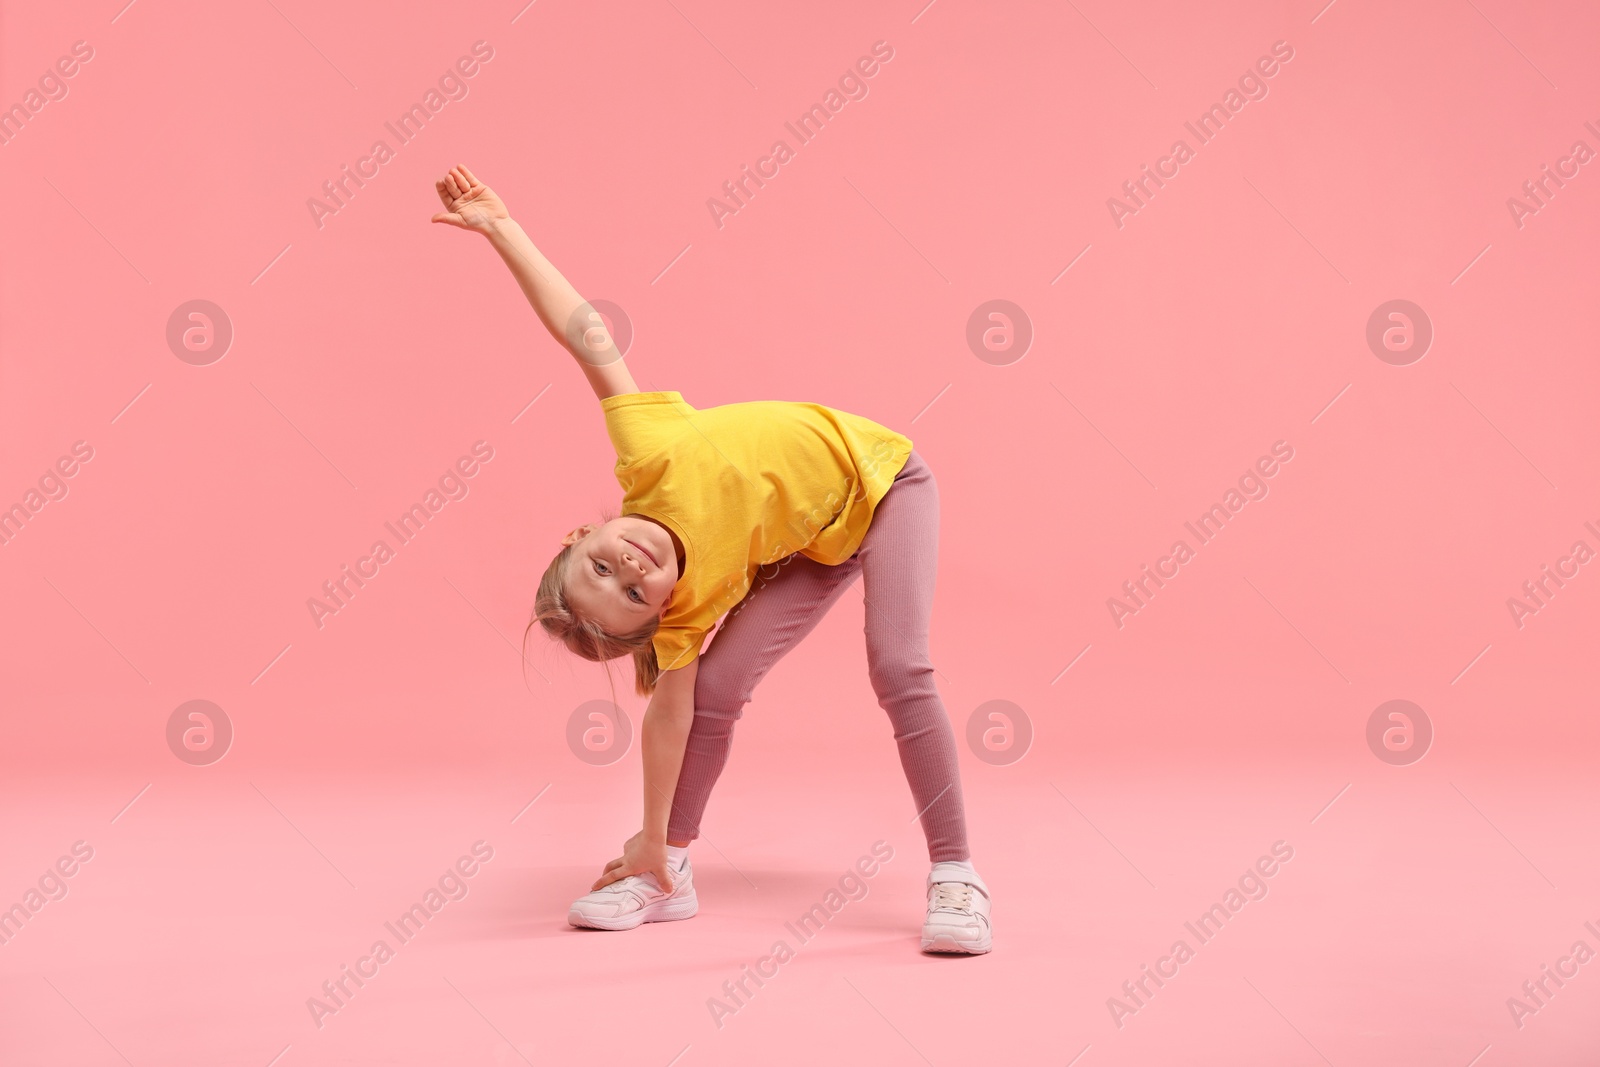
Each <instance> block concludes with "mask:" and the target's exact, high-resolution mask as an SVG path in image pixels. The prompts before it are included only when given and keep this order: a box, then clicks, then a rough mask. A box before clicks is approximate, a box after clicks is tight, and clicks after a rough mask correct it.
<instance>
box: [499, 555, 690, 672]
mask: <svg viewBox="0 0 1600 1067" xmlns="http://www.w3.org/2000/svg"><path fill="white" fill-rule="evenodd" d="M576 547H577V545H567V546H566V547H564V548H562V550H561V551H560V552H557V553H556V557H555V559H553V560H551V561H550V566H548V567H546V568H545V570H544V577H542V578H540V579H539V591H538V592H537V593H536V594H534V598H533V619H532V620H531V621H530V622H529V623H528V629H527V630H525V631H523V634H522V641H523V647H524V648H526V647H527V641H528V634H529V633H531V632H532V631H533V625H534V623H538V624H539V625H540V626H542V627H544V632H545V633H547V634H549V635H550V636H551V637H553V638H555V639H556V640H557V641H560V642H561V643H562V644H563V645H566V646H567V650H568V651H569V652H572V653H574V654H575V655H578V656H582V657H583V658H584V659H586V660H589V661H591V662H593V663H605V662H607V661H609V660H614V659H619V658H621V657H622V656H628V655H631V656H632V657H633V687H634V690H635V691H636V692H638V694H639V695H640V696H644V697H647V696H649V695H650V694H651V693H653V692H655V688H656V682H657V680H658V679H660V677H661V666H660V664H658V663H657V662H656V649H655V643H654V641H653V638H654V637H655V634H656V630H657V628H659V627H660V625H661V619H660V618H659V617H656V618H653V619H651V620H650V622H649V623H648V624H647V625H646V626H645V627H644V629H642V630H639V631H637V632H635V633H631V634H613V633H608V632H606V628H605V627H604V626H601V625H600V624H599V623H598V622H596V621H594V620H593V619H586V618H584V617H583V616H582V615H579V614H578V613H577V612H576V611H575V610H573V607H572V605H571V604H570V603H569V602H568V601H567V590H566V584H567V570H568V568H569V567H570V566H571V564H572V550H573V549H574V548H576ZM610 673H611V672H610V669H609V668H607V671H606V674H607V676H608V677H609V676H610Z"/></svg>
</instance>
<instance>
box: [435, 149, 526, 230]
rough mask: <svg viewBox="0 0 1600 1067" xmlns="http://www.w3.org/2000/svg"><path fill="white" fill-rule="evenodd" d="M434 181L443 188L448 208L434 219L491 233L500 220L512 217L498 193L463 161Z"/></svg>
mask: <svg viewBox="0 0 1600 1067" xmlns="http://www.w3.org/2000/svg"><path fill="white" fill-rule="evenodd" d="M433 185H434V188H435V189H437V190H438V191H439V199H440V200H442V201H443V202H444V210H443V211H441V212H439V213H438V214H437V215H435V216H434V217H433V221H434V222H443V223H446V224H448V225H451V226H457V227H459V228H461V229H463V230H475V231H477V232H478V233H482V234H488V233H492V232H493V231H494V228H495V227H496V226H497V225H498V224H499V223H502V222H505V221H506V220H508V219H510V218H511V213H510V212H509V211H507V210H506V205H505V203H504V202H503V201H502V200H501V199H500V198H499V197H498V196H496V195H494V190H493V189H490V188H489V187H488V186H487V185H485V184H483V183H482V182H480V181H479V180H478V179H477V178H476V177H474V176H473V174H472V172H471V171H470V170H468V169H467V168H466V167H463V166H461V165H460V164H457V165H456V166H454V167H451V168H450V170H449V172H448V173H446V174H445V176H444V177H443V178H440V179H439V180H438V181H436V182H434V183H433Z"/></svg>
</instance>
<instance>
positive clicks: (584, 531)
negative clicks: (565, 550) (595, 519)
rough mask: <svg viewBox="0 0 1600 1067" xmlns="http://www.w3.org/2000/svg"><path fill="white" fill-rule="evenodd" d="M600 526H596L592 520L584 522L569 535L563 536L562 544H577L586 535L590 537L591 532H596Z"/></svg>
mask: <svg viewBox="0 0 1600 1067" xmlns="http://www.w3.org/2000/svg"><path fill="white" fill-rule="evenodd" d="M599 528H600V527H598V526H596V525H595V524H594V523H592V522H589V523H584V524H583V525H582V526H579V527H578V528H577V529H575V530H573V531H572V532H571V533H569V534H567V536H565V537H563V538H562V539H561V543H562V545H575V544H577V543H578V542H579V541H581V540H583V539H584V538H585V537H588V536H589V535H590V534H592V533H594V532H595V531H596V530H598V529H599Z"/></svg>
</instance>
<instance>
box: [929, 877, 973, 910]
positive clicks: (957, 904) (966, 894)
mask: <svg viewBox="0 0 1600 1067" xmlns="http://www.w3.org/2000/svg"><path fill="white" fill-rule="evenodd" d="M971 907H972V887H971V886H970V885H967V884H966V883H965V882H935V883H934V884H933V908H934V910H936V911H937V910H940V909H944V910H948V911H968V910H970V909H971Z"/></svg>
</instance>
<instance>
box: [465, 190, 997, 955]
mask: <svg viewBox="0 0 1600 1067" xmlns="http://www.w3.org/2000/svg"><path fill="white" fill-rule="evenodd" d="M436 185H437V189H438V193H439V199H440V200H442V201H443V202H444V207H445V210H444V211H442V212H440V213H439V214H436V215H434V216H433V221H434V222H442V223H446V224H448V225H451V226H457V227H460V228H461V229H464V230H472V231H475V232H477V233H481V234H483V235H484V236H485V237H487V238H488V239H489V243H490V244H491V245H493V246H494V249H495V251H497V252H499V253H500V256H501V258H502V259H503V260H505V263H506V266H508V267H510V268H511V273H512V275H513V276H514V277H515V278H516V279H517V282H518V284H520V285H521V286H522V291H523V293H524V294H525V295H526V296H527V298H528V302H529V303H530V304H532V305H533V309H534V311H535V312H536V313H537V314H538V316H539V319H540V320H541V321H542V322H543V323H544V325H545V328H546V329H548V330H549V331H550V333H551V334H552V335H554V337H555V338H556V339H557V340H558V341H560V342H561V343H562V344H563V345H564V346H565V347H566V348H567V349H568V350H569V351H570V352H571V353H572V355H573V357H574V358H575V359H576V360H577V361H578V366H579V369H581V370H582V371H583V374H584V377H586V378H587V379H588V380H589V384H590V385H591V386H592V387H593V388H594V392H595V396H597V397H598V398H599V399H600V409H601V411H602V413H603V414H604V416H605V420H606V431H607V433H608V434H609V436H610V438H611V442H612V444H613V445H614V446H615V447H616V451H617V467H616V473H617V481H618V482H619V483H620V484H621V487H622V490H623V515H622V516H621V517H620V518H615V519H611V520H610V521H608V522H605V523H602V524H600V525H595V524H588V525H584V526H579V527H578V528H576V529H574V530H573V531H571V532H570V533H568V534H567V535H566V536H565V537H564V538H563V539H562V541H561V545H562V548H561V551H560V552H558V553H557V554H556V557H555V559H554V560H552V561H551V563H550V566H549V568H548V569H547V570H546V571H545V573H544V578H543V580H542V581H540V583H539V591H538V594H537V596H536V598H535V601H534V618H535V621H537V622H538V623H539V624H540V625H541V626H543V627H544V629H545V631H546V633H548V634H549V635H550V636H551V637H553V638H555V639H556V640H559V641H561V642H562V643H563V644H565V645H566V646H567V648H569V649H570V650H572V651H573V652H575V653H577V654H578V655H579V656H582V657H583V658H585V659H588V660H594V661H602V662H603V661H606V660H612V659H617V658H619V657H622V656H631V657H632V659H633V665H634V673H635V685H636V688H637V689H638V691H639V693H640V694H641V695H644V696H648V697H649V698H650V703H649V706H648V708H647V709H646V711H645V715H644V723H643V725H642V727H641V728H640V748H641V750H642V755H643V761H644V785H645V789H644V828H643V829H642V830H640V831H639V832H638V833H637V834H635V835H633V837H631V838H629V839H628V841H627V843H626V844H624V845H623V848H622V855H621V856H619V857H617V858H616V859H614V860H612V861H611V862H610V863H608V864H606V866H605V869H604V871H603V872H602V873H601V875H600V877H599V878H598V879H596V881H595V883H594V885H593V886H592V887H591V889H592V891H591V892H590V893H589V894H588V895H587V896H584V897H581V898H579V899H578V900H577V901H575V902H574V903H573V905H572V908H571V911H570V913H569V914H568V916H567V921H568V922H570V923H571V924H572V925H574V926H584V927H592V928H596V929H601V930H631V929H633V928H634V927H636V926H638V925H640V924H641V923H646V922H658V921H663V920H670V919H687V918H689V917H690V916H692V915H694V914H695V912H696V911H697V910H698V908H699V904H698V902H697V899H696V897H695V892H694V873H693V871H692V869H691V868H690V866H689V857H688V848H689V843H690V842H691V841H693V840H694V839H695V838H696V837H698V836H699V834H700V818H701V815H702V813H703V812H704V811H705V807H706V801H707V799H708V798H709V797H710V794H711V788H712V786H713V785H714V784H715V783H716V780H717V776H718V775H719V774H721V773H722V767H723V764H724V763H725V762H726V761H727V758H728V748H729V745H730V744H731V743H732V732H733V724H734V722H735V721H737V720H738V719H739V717H740V716H741V715H742V714H743V709H744V705H745V703H746V702H747V701H749V700H750V697H751V694H752V692H753V691H754V690H755V687H756V684H757V683H758V682H759V681H760V680H761V678H762V676H764V675H765V674H766V673H767V671H769V670H770V669H771V668H772V665H773V664H774V663H776V662H777V661H778V660H779V659H780V658H781V657H782V656H783V654H784V653H785V652H787V651H789V649H791V648H793V647H794V646H795V645H796V644H798V643H799V642H800V640H801V639H802V638H803V637H805V635H806V634H808V633H810V632H811V630H812V629H813V628H814V627H815V626H816V625H817V623H818V622H819V621H820V620H821V618H822V616H823V615H824V614H825V613H826V612H827V610H828V608H829V607H830V606H831V605H832V604H833V602H834V601H835V600H837V599H838V598H839V597H840V595H842V594H843V592H844V590H845V589H846V588H847V587H849V585H850V584H851V583H852V582H853V581H854V580H855V578H856V577H857V576H858V575H859V576H860V578H861V580H862V582H863V584H864V589H865V600H866V637H867V661H868V668H869V674H870V676H871V681H872V687H873V689H874V690H875V691H876V693H877V696H878V702H879V703H880V704H881V705H882V707H883V709H884V710H885V711H886V712H888V713H889V720H890V722H891V723H892V724H893V726H894V736H895V741H896V742H897V743H898V745H899V748H900V763H901V766H902V767H903V768H904V769H905V774H906V780H907V781H908V782H909V783H910V786H911V794H912V797H913V798H914V800H915V802H916V805H917V810H918V812H919V813H920V818H921V821H922V830H923V833H924V835H925V836H926V838H927V843H928V858H929V860H930V861H931V862H932V864H933V869H932V870H931V871H930V872H929V874H928V880H927V893H928V908H927V918H926V921H925V923H924V925H923V928H922V947H923V949H924V950H926V951H930V952H951V953H980V952H988V951H989V949H990V945H991V937H990V929H989V890H988V887H987V886H986V885H985V884H984V882H983V879H982V878H980V877H978V872H977V871H976V870H974V869H973V866H972V864H971V862H970V856H971V854H970V852H969V851H968V849H967V831H966V820H965V816H964V814H963V810H962V799H961V781H960V774H959V770H958V767H957V763H956V749H955V738H954V735H953V733H952V731H951V729H950V720H949V718H948V717H947V716H946V714H945V709H944V705H943V703H942V702H941V701H940V699H939V693H938V690H936V689H935V688H934V684H933V666H932V664H931V663H930V662H929V659H928V619H929V615H930V613H931V611H932V607H933V587H934V573H935V569H936V563H937V552H938V536H939V527H938V522H939V497H938V489H937V488H936V486H935V484H934V480H933V475H932V473H931V472H930V471H929V470H928V466H927V464H926V463H924V462H923V460H922V457H921V456H920V455H918V454H917V453H916V452H914V451H913V450H912V448H911V442H910V441H909V440H908V439H907V438H905V437H903V436H902V435H900V434H898V433H895V432H894V431H893V430H889V429H886V428H885V427H883V426H880V425H878V424H877V423H875V422H871V421H869V420H868V419H864V418H862V417H860V416H858V415H851V414H848V413H846V412H842V411H835V410H833V409H831V408H827V407H823V406H822V405H820V404H802V403H791V402H783V401H758V402H754V403H746V404H727V405H724V406H722V407H714V408H706V409H703V410H698V409H696V408H694V407H692V406H690V405H689V404H688V403H687V402H685V401H684V399H683V397H682V396H681V395H680V394H678V393H676V392H648V393H645V392H640V391H639V388H638V386H636V385H635V384H634V382H633V377H632V375H631V374H629V372H628V368H627V365H626V364H625V363H623V361H622V354H621V353H620V352H619V351H618V350H617V348H616V345H615V343H614V342H613V341H612V339H611V337H610V335H609V333H608V332H607V331H606V329H605V326H604V324H603V323H602V321H601V319H600V316H599V315H598V314H597V313H596V312H595V310H594V308H593V307H592V306H591V305H589V304H588V303H587V302H585V301H584V299H583V298H582V297H581V296H579V295H578V293H577V291H576V290H575V289H573V287H572V286H571V284H569V283H568V281H567V280H566V279H565V278H564V277H562V276H561V273H560V272H559V271H557V270H556V269H555V267H553V266H551V264H550V261H549V260H547V259H546V258H545V257H544V256H543V254H541V253H540V252H539V250H538V249H537V248H535V247H534V246H533V242H532V241H530V240H529V239H528V235H527V234H526V233H524V232H523V230H522V227H520V226H518V225H517V223H516V222H514V221H513V220H512V219H511V217H510V215H509V214H508V213H507V211H506V207H505V204H504V203H502V202H501V200H500V198H499V197H497V196H495V194H494V193H493V192H491V191H490V190H489V188H488V187H487V186H485V185H484V184H483V183H482V182H480V181H478V179H477V178H475V177H474V176H473V174H472V172H471V171H469V170H468V169H467V168H465V167H461V166H457V167H454V168H452V169H451V170H450V172H449V173H448V174H446V175H445V176H444V177H443V178H442V179H440V180H439V181H438V182H437V183H436ZM758 578H759V579H760V582H759V584H756V580H757V579H758ZM758 593H759V595H757V594H758ZM724 615H726V616H728V618H727V620H726V621H725V622H724V623H723V625H722V628H721V629H720V630H718V631H717V635H716V638H715V640H714V641H712V643H711V646H710V647H709V648H708V649H706V650H705V651H704V652H702V650H701V646H702V644H704V642H705V638H706V636H707V635H708V634H709V633H710V631H711V629H712V628H713V626H715V624H716V623H717V621H718V620H719V619H720V618H722V617H723V616H724ZM532 625H533V624H532V623H529V629H530V630H531V629H532Z"/></svg>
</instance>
